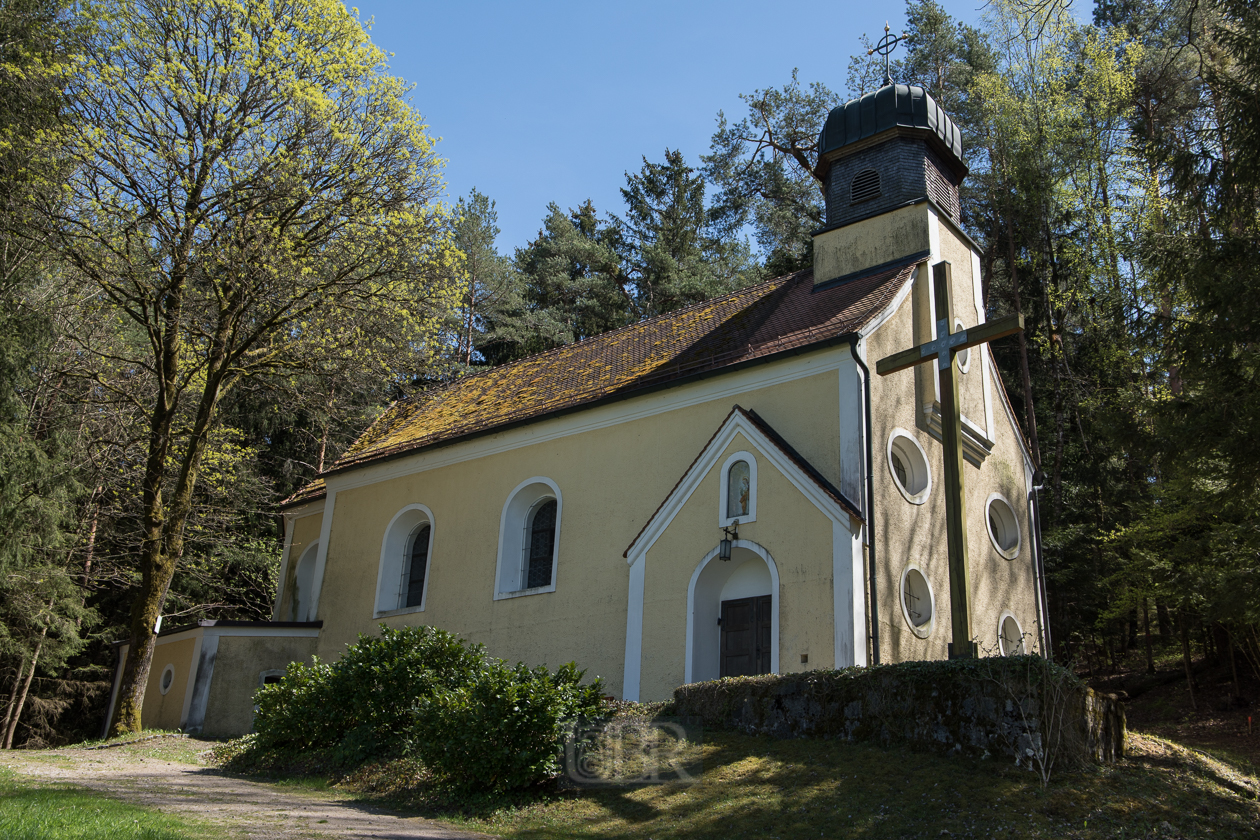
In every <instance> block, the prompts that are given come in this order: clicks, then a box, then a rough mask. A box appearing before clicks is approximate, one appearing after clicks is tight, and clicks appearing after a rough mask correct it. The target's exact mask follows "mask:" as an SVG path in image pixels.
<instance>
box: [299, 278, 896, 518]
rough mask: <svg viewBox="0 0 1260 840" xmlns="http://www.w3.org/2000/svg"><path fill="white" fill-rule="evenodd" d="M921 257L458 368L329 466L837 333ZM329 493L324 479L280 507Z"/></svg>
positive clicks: (532, 417) (761, 287)
mask: <svg viewBox="0 0 1260 840" xmlns="http://www.w3.org/2000/svg"><path fill="white" fill-rule="evenodd" d="M915 263H916V260H914V259H911V260H908V261H907V262H904V263H900V264H893V265H890V266H883V267H879V268H877V269H874V270H872V271H870V272H868V273H866V274H862V275H858V276H854V277H850V278H846V279H845V280H844V281H843V282H839V283H828V284H824V285H821V286H818V287H815V286H814V277H813V272H812V271H811V270H806V271H800V272H797V273H796V274H789V275H786V276H783V277H776V278H774V279H773V280H767V281H765V282H763V283H759V284H757V285H755V286H749V287H748V288H746V289H741V290H739V291H737V292H731V293H730V294H727V295H722V296H721V297H717V298H713V299H711V300H707V301H704V302H703V303H697V304H694V305H692V306H687V307H684V308H682V309H678V310H675V311H673V312H670V313H667V314H665V315H661V316H659V317H656V318H652V319H650V320H647V321H641V322H639V323H637V324H631V325H630V326H627V327H622V328H621V329H618V330H613V331H611V332H607V333H603V334H602V335H597V336H594V337H592V338H588V339H585V340H583V341H579V342H575V343H573V344H568V345H565V346H563V347H558V348H556V349H554V350H549V351H547V352H545V353H539V354H537V355H534V356H529V357H526V358H524V359H520V360H519V361H516V362H512V363H511V364H506V365H501V366H499V367H493V368H488V369H486V370H484V371H479V372H477V373H473V374H469V375H467V376H463V377H460V378H459V379H456V380H454V381H453V382H450V383H448V384H445V385H441V386H437V387H434V388H430V389H428V390H425V391H421V392H419V393H417V394H415V395H414V396H411V397H408V398H406V399H404V400H399V401H398V402H396V403H394V404H393V405H392V406H390V407H389V409H388V410H386V411H385V413H384V414H382V415H381V417H380V418H379V419H377V421H376V422H375V423H373V424H372V425H371V426H370V427H369V428H368V430H367V431H366V432H364V433H363V435H362V436H361V437H360V438H359V439H358V440H357V441H355V442H354V444H353V445H352V446H351V447H350V448H349V449H347V450H346V452H345V454H344V455H342V456H341V458H340V459H338V460H337V462H336V463H335V464H334V465H333V466H332V468H331V469H329V470H327V471H325V473H324V475H334V474H337V473H341V472H345V471H347V470H351V469H355V468H357V467H360V466H364V465H366V464H369V463H372V462H374V461H378V460H382V459H386V458H392V457H397V456H400V455H404V454H408V453H412V452H416V451H419V450H422V449H426V448H430V447H434V446H439V445H446V444H449V443H452V442H454V441H456V440H460V439H463V438H466V437H469V436H472V435H476V434H483V433H487V432H491V431H497V430H502V429H504V428H508V427H511V426H514V425H518V424H520V423H525V422H533V421H537V420H539V419H542V418H544V417H547V416H550V415H553V414H556V413H561V412H567V411H571V410H574V409H578V408H583V407H589V406H591V405H593V404H596V403H600V402H604V401H610V400H614V399H622V398H625V397H629V396H632V395H634V394H636V393H639V392H645V391H648V390H652V389H655V388H659V387H663V386H668V385H670V384H673V383H677V382H678V381H680V380H684V379H689V378H691V377H695V376H700V375H707V374H712V373H714V372H719V371H723V370H725V369H729V368H735V367H737V366H742V365H745V364H748V363H753V362H757V361H761V360H765V359H769V358H771V357H774V356H776V355H778V354H780V353H789V352H796V351H799V350H801V349H803V348H807V347H809V346H811V345H815V344H822V343H826V342H830V341H834V340H836V339H840V338H842V337H844V336H848V335H850V334H853V333H855V332H857V331H858V330H859V329H860V328H861V327H862V326H864V325H865V324H867V323H868V322H869V321H870V320H871V319H873V318H874V317H875V316H876V315H877V314H879V313H880V312H881V311H882V310H883V309H884V308H885V307H886V306H887V305H888V304H889V303H890V302H891V301H892V299H893V298H894V297H895V296H896V294H897V292H898V290H900V289H901V288H902V286H903V285H904V284H905V283H906V281H908V280H909V278H910V275H911V273H912V271H913V269H914V265H915ZM323 494H324V482H323V478H322V477H321V478H317V479H315V480H314V481H313V482H311V483H310V484H308V485H307V486H305V487H303V488H302V489H301V490H299V491H298V492H297V493H295V494H294V495H293V496H292V497H290V498H289V499H288V500H287V501H286V502H285V503H284V505H285V506H286V507H287V506H293V505H297V504H301V503H303V502H308V501H311V500H313V499H316V498H318V497H320V496H322V495H323Z"/></svg>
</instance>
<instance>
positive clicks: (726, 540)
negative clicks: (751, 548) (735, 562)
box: [718, 519, 739, 560]
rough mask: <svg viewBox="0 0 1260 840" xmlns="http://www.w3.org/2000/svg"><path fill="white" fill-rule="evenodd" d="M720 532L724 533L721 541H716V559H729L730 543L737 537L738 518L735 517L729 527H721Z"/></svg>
mask: <svg viewBox="0 0 1260 840" xmlns="http://www.w3.org/2000/svg"><path fill="white" fill-rule="evenodd" d="M722 533H723V534H725V536H723V537H722V541H721V542H720V543H718V559H719V560H730V559H731V543H732V541H734V540H737V539H739V520H738V519H736V520H735V521H734V522H732V523H731V527H729V528H723V529H722Z"/></svg>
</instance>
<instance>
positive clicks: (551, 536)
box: [525, 499, 556, 589]
mask: <svg viewBox="0 0 1260 840" xmlns="http://www.w3.org/2000/svg"><path fill="white" fill-rule="evenodd" d="M555 549H556V500H555V499H548V500H547V501H545V502H543V503H542V504H541V505H539V506H538V507H536V508H534V514H533V517H532V519H531V520H530V523H529V551H528V553H527V555H526V566H525V588H526V589H533V588H534V587H536V586H550V585H551V562H552V558H553V557H554V556H555Z"/></svg>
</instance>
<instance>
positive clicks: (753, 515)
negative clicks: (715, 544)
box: [718, 450, 757, 528]
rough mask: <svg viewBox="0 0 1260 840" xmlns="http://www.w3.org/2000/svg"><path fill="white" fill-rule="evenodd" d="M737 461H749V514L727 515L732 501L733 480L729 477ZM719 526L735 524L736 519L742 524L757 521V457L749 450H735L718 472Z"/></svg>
mask: <svg viewBox="0 0 1260 840" xmlns="http://www.w3.org/2000/svg"><path fill="white" fill-rule="evenodd" d="M736 461H747V462H748V515H747V516H727V515H726V511H727V510H728V509H729V508H728V505H727V503H728V502H729V501H730V498H729V497H730V492H731V482H730V480H729V478H728V476H729V474H730V471H731V467H732V466H734V465H735V462H736ZM718 481H719V482H720V485H721V486H720V487H719V488H718V527H719V528H726V527H728V526H730V525H733V524H734V523H735V522H736V520H738V521H739V524H740V525H744V524H746V523H748V522H756V521H757V458H756V457H755V456H754V455H753V454H752V453H751V452H748V451H745V450H740V451H739V452H733V453H731V455H730V456H729V457H728V458H727V459H726V460H725V461H723V462H722V469H721V470H720V471H719V472H718Z"/></svg>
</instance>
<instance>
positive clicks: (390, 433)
mask: <svg viewBox="0 0 1260 840" xmlns="http://www.w3.org/2000/svg"><path fill="white" fill-rule="evenodd" d="M818 154H819V172H820V173H821V174H822V177H823V179H824V195H825V201H826V221H825V224H824V225H823V226H822V227H821V228H820V229H819V230H817V231H816V232H815V233H814V235H813V236H814V240H813V245H814V259H813V266H812V268H810V269H807V270H804V271H800V272H797V273H795V274H791V275H787V276H784V277H776V278H774V279H772V280H767V281H765V282H763V283H760V284H759V285H755V286H751V287H749V288H745V289H742V290H740V291H737V292H733V293H731V294H728V295H725V296H722V297H719V298H715V299H712V300H709V301H705V302H704V303H699V304H695V305H693V306H689V307H686V308H683V309H679V310H676V311H674V312H670V313H668V314H666V315H663V316H660V317H658V318H654V319H652V320H648V321H643V322H640V323H636V324H633V325H631V326H628V327H624V328H622V329H619V330H616V331H613V332H609V333H606V334H603V335H599V336H596V337H594V338H590V339H587V340H584V341H580V342H577V343H574V344H570V345H567V346H564V347H560V348H557V349H555V350H551V351H548V352H545V353H541V354H538V355H535V356H531V357H528V358H525V359H522V360H520V361H517V362H514V363H511V364H506V365H502V366H500V367H494V368H488V369H486V370H484V371H479V372H476V373H473V374H470V375H467V376H464V377H462V378H460V379H457V380H455V381H453V382H451V383H449V384H445V385H442V386H440V387H435V388H432V389H430V390H426V391H424V392H421V393H418V394H416V395H415V396H412V397H409V398H407V399H404V400H400V401H399V402H397V403H396V404H394V405H393V406H391V407H390V408H389V409H388V410H387V411H386V412H385V413H384V414H383V415H382V416H381V417H380V418H379V419H378V420H377V421H376V422H375V423H373V424H372V425H371V427H370V428H368V429H367V430H365V431H364V432H363V434H362V436H361V437H360V438H359V439H358V440H357V441H356V442H355V443H354V444H353V446H351V447H350V449H349V450H347V451H346V453H345V454H344V455H343V456H342V457H341V458H340V460H338V461H337V462H336V463H335V464H333V465H332V466H331V467H330V468H329V469H327V470H326V471H325V472H324V473H323V474H322V475H320V476H319V477H318V478H317V479H315V480H314V481H312V482H311V483H310V484H309V485H307V486H306V487H304V488H303V489H302V490H301V491H300V492H298V493H297V494H295V495H294V496H293V497H292V498H290V499H289V500H287V501H286V502H285V503H284V505H283V510H282V512H283V515H284V522H285V541H284V553H283V560H282V566H281V572H280V583H279V586H278V590H277V592H276V599H275V612H274V615H273V621H271V622H225V621H219V622H213V621H209V622H207V621H203V622H199V623H198V624H196V625H189V626H183V627H172V628H169V629H167V630H165V631H163V632H162V633H161V634H160V636H159V639H158V646H157V648H156V650H157V653H156V655H155V660H154V663H153V669H152V677H151V680H150V685H149V686H148V691H147V693H146V696H145V704H144V709H143V712H142V714H143V719H144V721H145V723H146V725H149V726H163V727H167V726H169V727H171V728H174V727H176V726H178V727H180V728H183V729H185V730H191V731H203V732H205V733H206V734H208V735H233V734H240V733H243V732H247V731H249V730H250V728H251V726H252V715H253V694H254V692H255V691H256V690H257V688H258V687H259V686H260V685H262V684H264V683H265V682H267V681H269V680H272V679H276V678H277V675H279V674H280V673H282V671H283V668H284V667H285V666H286V665H287V664H288V663H289V662H292V661H304V660H309V658H310V657H311V656H312V655H315V656H318V657H319V658H320V659H321V660H323V661H333V660H336V659H337V657H338V656H339V655H340V653H341V652H342V651H343V650H344V649H345V647H346V645H347V644H350V643H352V642H354V641H355V640H356V638H357V637H358V635H359V634H360V633H369V634H370V633H375V632H377V631H378V628H379V627H380V626H382V625H384V626H390V627H398V626H403V625H414V624H426V625H432V626H435V627H439V628H443V629H446V630H449V631H451V632H453V633H456V634H458V635H460V636H462V637H464V638H466V639H468V640H470V641H472V642H480V643H483V644H484V645H485V646H486V648H487V650H488V651H489V653H490V654H492V655H494V656H496V657H500V658H503V659H506V660H508V661H510V662H515V661H523V662H525V663H527V664H530V665H540V664H545V665H547V666H549V667H552V668H555V667H556V666H559V665H561V664H563V663H566V662H570V661H573V662H576V663H577V664H578V665H579V667H582V668H585V669H586V671H587V674H588V675H589V676H591V677H594V676H596V675H597V676H599V677H602V678H603V680H604V684H605V686H606V687H607V690H608V692H609V693H611V694H613V695H615V696H617V697H620V698H626V699H630V700H659V699H665V698H667V697H669V696H670V695H671V693H672V692H673V690H674V689H675V688H676V687H677V686H679V685H682V684H685V683H689V682H695V681H700V680H709V679H716V678H718V677H722V676H735V675H746V674H760V673H789V672H801V671H807V670H811V669H830V668H845V667H849V666H863V665H869V664H878V663H889V662H900V661H905V660H923V659H939V658H944V657H946V656H948V655H950V651H951V615H952V612H951V611H952V610H953V607H954V605H953V604H952V603H951V598H952V597H953V595H952V593H953V592H958V591H963V592H966V593H967V594H968V595H969V600H967V601H966V607H967V615H966V616H964V618H966V620H967V622H969V623H966V624H963V625H961V626H964V627H969V628H970V630H969V632H970V634H971V639H970V642H971V643H973V644H974V649H976V650H978V652H979V654H980V655H1007V654H1012V653H1020V652H1028V651H1040V650H1043V649H1045V647H1046V646H1047V642H1048V638H1047V627H1046V609H1045V598H1044V586H1043V573H1042V568H1041V564H1040V556H1041V546H1040V535H1039V533H1038V528H1037V513H1036V488H1035V486H1034V475H1035V474H1036V470H1035V465H1034V463H1033V461H1032V457H1031V455H1030V452H1029V447H1028V445H1027V442H1026V441H1025V439H1024V437H1023V435H1022V433H1021V431H1020V429H1019V426H1018V424H1017V423H1016V419H1015V414H1014V411H1013V410H1012V406H1011V403H1010V401H1009V400H1008V398H1007V395H1006V392H1005V390H1004V388H1003V385H1002V380H1001V377H1000V376H999V374H998V371H997V368H996V365H995V362H994V357H993V354H992V353H991V351H990V349H989V347H988V345H987V344H977V345H975V346H971V347H968V348H966V349H963V350H961V351H959V352H957V353H956V354H951V355H947V356H944V357H943V358H944V359H945V361H944V362H943V364H944V365H945V366H946V367H950V366H951V365H952V368H951V369H952V371H953V375H954V376H955V377H956V379H955V380H954V381H955V382H956V383H957V394H958V396H957V402H956V403H955V402H953V398H952V397H951V398H950V399H949V400H947V401H946V403H947V405H956V406H957V411H958V416H957V418H956V419H954V420H953V421H952V422H953V423H954V424H955V425H954V426H953V427H950V425H949V424H950V422H951V418H953V417H954V415H953V414H952V413H950V412H945V413H944V414H943V409H942V394H941V393H940V379H939V378H938V376H937V371H936V370H934V368H933V365H931V364H928V365H920V366H916V367H910V368H908V369H905V370H901V371H900V372H896V373H892V374H890V375H887V376H881V375H878V374H877V373H876V370H875V368H876V362H877V361H879V360H881V359H884V358H885V357H889V356H891V355H893V354H896V353H898V352H900V351H905V350H906V349H907V348H915V347H916V346H918V345H924V344H927V343H929V342H933V341H936V340H937V339H944V338H948V336H949V335H950V334H953V333H957V332H960V331H964V330H968V329H973V328H977V327H979V326H980V325H983V324H985V322H986V312H985V306H984V302H983V299H982V289H981V277H980V255H979V248H978V246H977V245H976V244H975V243H974V242H973V241H972V240H971V239H970V238H969V237H968V236H967V234H966V233H965V232H964V231H963V229H962V228H961V226H960V221H961V219H960V205H959V197H958V190H959V185H960V184H961V183H962V181H963V179H964V178H965V177H966V175H967V169H966V167H965V165H964V164H963V160H962V147H961V140H960V135H959V131H958V129H957V127H956V126H955V125H954V123H953V122H952V121H951V120H950V118H949V117H948V116H947V115H946V114H945V112H944V111H943V110H942V109H941V108H940V107H939V106H938V105H937V103H936V102H935V101H933V99H932V97H931V96H929V95H928V94H927V93H926V92H925V91H924V90H923V89H922V88H919V87H915V86H906V85H897V84H887V85H885V86H884V87H882V88H880V89H879V90H877V91H875V92H873V93H869V94H867V95H865V96H863V97H861V98H860V99H857V100H854V101H851V102H848V103H847V104H845V105H842V106H840V107H837V108H835V109H834V110H833V111H832V112H831V114H830V115H829V116H828V118H827V120H826V124H825V126H824V128H823V129H822V133H821V135H820V137H819V143H818ZM934 279H935V282H938V283H942V284H944V285H942V286H940V288H941V289H943V290H944V294H946V295H947V297H941V296H940V295H939V294H934V286H933V284H934ZM941 301H946V302H947V304H948V305H946V306H945V307H944V309H942V303H941ZM925 352H926V351H925ZM951 411H952V409H951ZM959 423H960V424H961V452H962V458H961V463H962V465H963V466H962V472H961V475H960V476H958V478H957V481H954V482H953V483H950V482H947V481H946V480H945V478H944V476H945V473H946V470H947V466H948V463H947V454H948V453H947V447H946V446H945V431H944V430H945V429H946V428H956V427H957V424H959ZM954 439H955V440H956V439H957V437H956V436H955V438H954ZM950 463H952V462H950ZM951 487H953V488H957V489H956V490H954V491H953V492H954V493H955V494H956V496H957V498H956V499H955V500H954V501H953V502H952V504H954V505H955V508H954V510H957V511H960V512H961V513H959V514H958V515H959V516H962V521H961V526H962V527H961V532H962V534H963V539H964V540H965V543H966V549H967V554H966V556H967V558H968V560H967V566H966V574H965V575H964V576H963V578H962V582H961V584H960V583H959V581H958V580H951V575H950V557H949V552H948V551H947V548H946V545H947V534H946V520H947V507H948V504H951V503H950V502H949V501H948V497H949V495H950V492H951V490H950V488H951ZM960 585H961V586H963V587H964V589H963V590H959V589H958V586H960ZM960 603H963V600H960ZM958 621H959V619H958V618H957V617H955V618H954V625H953V626H954V627H955V633H956V632H957V631H956V628H957V626H959V625H958ZM121 654H122V651H121V650H120V663H121ZM120 671H121V669H120ZM115 691H117V683H116V685H115ZM111 711H112V710H111Z"/></svg>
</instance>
